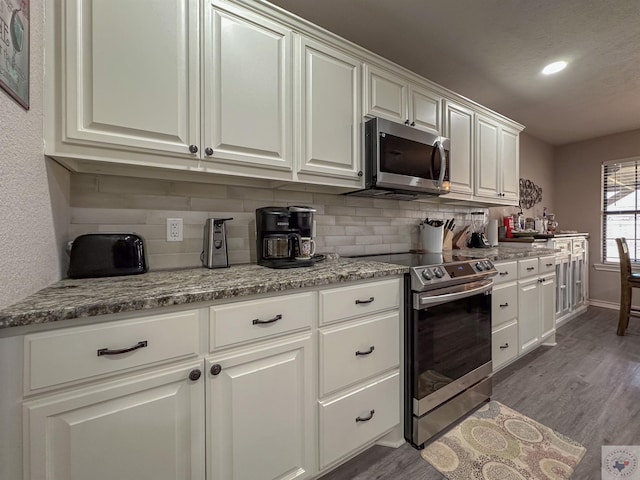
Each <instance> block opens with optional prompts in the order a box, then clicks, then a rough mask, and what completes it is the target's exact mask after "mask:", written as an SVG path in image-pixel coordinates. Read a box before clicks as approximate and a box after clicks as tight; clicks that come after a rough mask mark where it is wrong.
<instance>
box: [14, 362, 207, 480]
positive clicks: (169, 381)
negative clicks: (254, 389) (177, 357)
mask: <svg viewBox="0 0 640 480" xmlns="http://www.w3.org/2000/svg"><path fill="white" fill-rule="evenodd" d="M202 367H203V363H202V361H197V362H190V363H186V364H182V365H179V366H175V367H171V368H168V369H162V370H158V371H156V372H154V373H147V374H146V375H139V376H135V377H130V378H128V379H125V380H120V381H117V382H110V383H108V384H107V383H105V384H102V385H97V386H95V387H89V388H83V389H78V390H75V391H71V392H68V393H65V394H60V395H53V396H49V397H45V398H41V399H38V400H34V401H30V402H26V403H24V404H23V412H24V422H25V425H26V430H25V432H26V435H25V439H24V444H25V449H26V451H25V459H26V462H25V469H26V471H25V476H24V478H28V479H31V480H36V479H38V480H44V479H47V480H73V479H89V478H90V479H92V480H113V479H115V478H117V479H126V480H134V479H136V480H137V479H151V478H152V479H154V480H185V479H190V480H203V479H204V477H205V472H204V464H205V463H204V462H205V459H204V378H200V379H199V380H190V379H189V375H190V373H191V372H192V371H194V370H199V371H202Z"/></svg>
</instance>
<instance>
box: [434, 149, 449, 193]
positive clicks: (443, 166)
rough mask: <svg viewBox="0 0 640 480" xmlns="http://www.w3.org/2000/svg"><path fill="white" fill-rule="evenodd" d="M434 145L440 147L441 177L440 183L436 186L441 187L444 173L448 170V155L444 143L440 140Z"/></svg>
mask: <svg viewBox="0 0 640 480" xmlns="http://www.w3.org/2000/svg"><path fill="white" fill-rule="evenodd" d="M434 146H436V147H438V150H439V151H440V178H438V183H437V184H436V186H437V187H438V188H440V187H442V184H443V183H444V175H445V173H446V171H447V156H446V154H445V151H444V145H442V142H441V141H440V140H438V141H436V143H435V145H434Z"/></svg>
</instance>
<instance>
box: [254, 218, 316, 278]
mask: <svg viewBox="0 0 640 480" xmlns="http://www.w3.org/2000/svg"><path fill="white" fill-rule="evenodd" d="M314 213H315V210H314V209H313V208H311V207H296V206H294V207H263V208H258V209H257V210H256V252H257V259H258V265H263V266H265V267H270V268H295V267H308V266H311V265H313V263H314V261H313V260H312V259H311V258H296V257H300V256H301V251H302V242H303V239H310V238H311V237H312V236H313V233H314V232H313V214H314Z"/></svg>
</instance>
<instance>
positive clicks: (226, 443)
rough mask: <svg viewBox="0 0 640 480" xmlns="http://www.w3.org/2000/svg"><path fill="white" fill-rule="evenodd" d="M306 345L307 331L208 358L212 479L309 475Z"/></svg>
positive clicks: (310, 415) (310, 448) (311, 464)
mask: <svg viewBox="0 0 640 480" xmlns="http://www.w3.org/2000/svg"><path fill="white" fill-rule="evenodd" d="M310 350H311V335H310V334H307V335H304V336H298V337H296V338H295V339H291V340H287V341H283V342H279V343H272V344H270V345H268V346H265V347H263V348H255V349H252V350H251V352H250V353H247V351H246V350H244V351H242V352H238V353H235V354H234V353H229V354H226V355H218V356H212V357H210V358H209V368H208V370H207V373H208V380H207V381H208V386H207V392H208V404H207V418H208V419H207V427H208V431H207V438H208V442H207V445H208V448H207V465H208V469H207V470H208V472H209V473H208V479H209V480H255V479H257V478H260V479H264V480H272V479H288V480H289V479H301V478H308V477H310V476H311V475H313V470H314V468H315V467H314V460H313V459H314V456H313V448H314V445H313V438H314V431H315V430H314V428H315V421H314V415H313V412H312V406H313V397H312V394H313V390H312V377H313V372H312V370H311V351H310ZM211 366H217V367H216V368H220V370H215V369H214V370H212V369H211ZM216 372H219V373H217V374H216Z"/></svg>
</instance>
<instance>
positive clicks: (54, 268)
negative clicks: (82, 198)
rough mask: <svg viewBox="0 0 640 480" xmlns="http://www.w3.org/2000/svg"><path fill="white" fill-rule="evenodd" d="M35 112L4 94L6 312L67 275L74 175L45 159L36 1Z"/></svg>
mask: <svg viewBox="0 0 640 480" xmlns="http://www.w3.org/2000/svg"><path fill="white" fill-rule="evenodd" d="M30 26H31V33H30V41H31V45H30V54H31V62H30V64H31V67H30V68H31V72H30V97H31V98H30V106H31V108H30V110H29V111H25V110H24V109H23V108H22V107H21V106H20V105H18V104H17V103H16V102H15V101H13V100H12V99H11V97H9V96H8V95H7V94H6V93H5V92H4V90H0V258H1V259H2V260H1V262H2V263H1V264H0V265H1V268H0V308H1V307H3V306H6V305H9V304H11V303H14V302H16V301H18V300H20V299H21V298H23V297H26V296H27V295H29V294H31V293H33V292H35V291H37V290H39V289H41V288H43V287H45V286H47V285H48V284H50V283H51V282H54V281H56V280H58V279H59V278H60V277H61V267H60V261H61V258H62V256H61V255H60V248H61V246H62V242H63V238H65V237H66V236H67V229H68V224H69V174H68V173H67V171H66V170H64V169H63V168H62V167H60V166H59V165H58V164H56V163H54V162H52V161H50V160H45V158H44V156H43V150H44V148H43V126H42V125H43V113H42V108H43V103H42V93H43V92H42V91H43V66H44V62H43V36H42V34H43V6H42V2H40V1H32V2H31V21H30Z"/></svg>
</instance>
